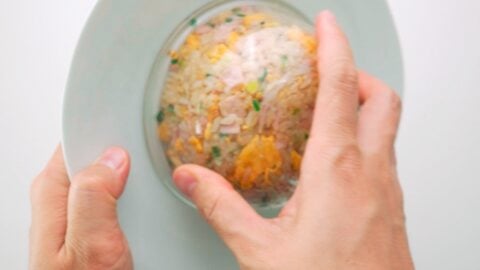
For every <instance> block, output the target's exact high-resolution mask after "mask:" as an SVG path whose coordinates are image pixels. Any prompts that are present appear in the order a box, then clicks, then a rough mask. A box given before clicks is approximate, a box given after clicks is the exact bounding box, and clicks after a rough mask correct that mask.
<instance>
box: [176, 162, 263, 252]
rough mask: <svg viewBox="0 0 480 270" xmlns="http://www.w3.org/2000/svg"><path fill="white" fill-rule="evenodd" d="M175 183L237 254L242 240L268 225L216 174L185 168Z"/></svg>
mask: <svg viewBox="0 0 480 270" xmlns="http://www.w3.org/2000/svg"><path fill="white" fill-rule="evenodd" d="M173 179H174V181H175V184H176V185H177V187H178V188H179V189H180V190H181V191H182V192H183V193H184V194H186V195H187V196H188V197H190V198H191V199H192V201H193V202H194V203H195V205H196V206H197V208H198V210H199V212H200V213H201V215H202V216H203V217H204V218H205V220H206V221H207V222H208V223H209V224H210V225H211V226H212V227H213V228H214V229H215V231H216V232H217V233H218V234H219V235H220V237H221V238H222V239H223V240H224V242H225V243H226V244H227V245H228V246H229V247H230V248H231V249H232V250H234V252H235V248H236V247H237V246H238V245H239V242H240V241H241V240H242V239H246V238H250V237H252V235H255V232H259V231H261V230H262V228H264V227H265V226H266V221H265V220H264V219H263V218H261V217H260V216H259V215H258V214H257V213H256V212H255V210H253V208H252V207H251V206H250V205H249V204H248V203H247V202H246V201H245V200H244V199H243V198H242V197H241V196H240V194H239V193H238V192H236V191H235V190H234V189H233V187H232V186H231V185H230V183H228V182H227V181H226V180H225V179H224V178H223V177H222V176H220V175H218V174H217V173H215V172H213V171H210V170H208V169H205V168H203V167H200V166H196V165H185V166H182V167H179V168H178V169H177V170H176V171H175V172H174V175H173Z"/></svg>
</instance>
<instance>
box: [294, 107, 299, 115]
mask: <svg viewBox="0 0 480 270" xmlns="http://www.w3.org/2000/svg"><path fill="white" fill-rule="evenodd" d="M299 113H300V109H299V108H295V109H294V110H293V115H294V116H296V115H298V114H299Z"/></svg>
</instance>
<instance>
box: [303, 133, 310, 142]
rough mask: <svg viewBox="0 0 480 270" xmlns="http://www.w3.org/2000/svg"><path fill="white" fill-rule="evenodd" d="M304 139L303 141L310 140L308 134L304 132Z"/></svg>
mask: <svg viewBox="0 0 480 270" xmlns="http://www.w3.org/2000/svg"><path fill="white" fill-rule="evenodd" d="M304 138H305V140H308V138H310V134H308V133H306V132H305V135H304Z"/></svg>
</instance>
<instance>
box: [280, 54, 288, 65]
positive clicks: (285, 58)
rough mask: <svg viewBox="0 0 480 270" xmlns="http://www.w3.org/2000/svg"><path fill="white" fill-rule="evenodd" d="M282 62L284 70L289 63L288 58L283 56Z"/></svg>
mask: <svg viewBox="0 0 480 270" xmlns="http://www.w3.org/2000/svg"><path fill="white" fill-rule="evenodd" d="M281 60H282V68H285V66H286V65H287V62H288V56H286V55H282V57H281Z"/></svg>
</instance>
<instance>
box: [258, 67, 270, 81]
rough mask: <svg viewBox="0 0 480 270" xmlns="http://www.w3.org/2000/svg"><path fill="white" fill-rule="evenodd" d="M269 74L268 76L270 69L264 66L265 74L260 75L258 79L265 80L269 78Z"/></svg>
mask: <svg viewBox="0 0 480 270" xmlns="http://www.w3.org/2000/svg"><path fill="white" fill-rule="evenodd" d="M267 76H268V69H267V68H264V69H263V74H262V76H260V78H258V81H259V82H260V83H263V82H265V80H266V79H267Z"/></svg>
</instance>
